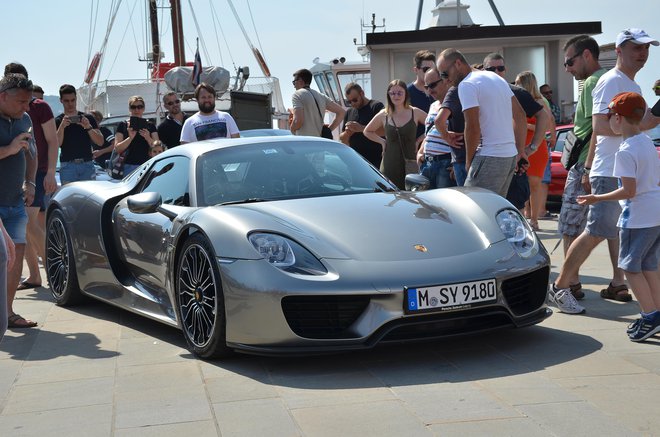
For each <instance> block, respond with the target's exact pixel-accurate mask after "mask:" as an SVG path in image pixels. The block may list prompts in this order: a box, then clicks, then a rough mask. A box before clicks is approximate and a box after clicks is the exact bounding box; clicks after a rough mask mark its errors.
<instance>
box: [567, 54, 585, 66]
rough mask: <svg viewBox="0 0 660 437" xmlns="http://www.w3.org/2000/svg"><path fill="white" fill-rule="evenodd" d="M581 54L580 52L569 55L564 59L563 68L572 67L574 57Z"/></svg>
mask: <svg viewBox="0 0 660 437" xmlns="http://www.w3.org/2000/svg"><path fill="white" fill-rule="evenodd" d="M581 54H582V53H576V54H575V55H573V56H571V57H570V58H568V59H567V60H566V61H564V68H566V67H572V66H573V64H575V61H574V59H575V58H577V57H578V56H580V55H581Z"/></svg>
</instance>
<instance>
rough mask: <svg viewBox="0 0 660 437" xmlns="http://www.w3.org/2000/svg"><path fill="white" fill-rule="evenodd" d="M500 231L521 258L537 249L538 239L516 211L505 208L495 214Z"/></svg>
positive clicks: (528, 256) (530, 254)
mask: <svg viewBox="0 0 660 437" xmlns="http://www.w3.org/2000/svg"><path fill="white" fill-rule="evenodd" d="M497 224H499V225H500V229H501V230H502V233H503V234H504V236H505V237H506V239H507V240H508V241H509V243H511V245H512V246H513V247H514V248H515V249H516V251H517V252H518V255H520V256H521V257H522V258H530V257H532V256H534V255H536V253H537V252H538V250H539V246H538V239H537V238H536V235H534V231H532V229H531V228H530V227H529V225H528V224H527V223H526V220H525V219H524V218H523V217H522V216H521V215H520V214H519V213H518V212H517V211H513V210H510V209H505V210H503V211H500V212H499V213H498V214H497Z"/></svg>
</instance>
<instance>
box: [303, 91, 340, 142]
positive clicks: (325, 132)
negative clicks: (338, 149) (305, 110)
mask: <svg viewBox="0 0 660 437" xmlns="http://www.w3.org/2000/svg"><path fill="white" fill-rule="evenodd" d="M307 92H309V93H310V94H311V95H312V99H314V103H316V109H317V110H318V111H319V117H321V124H322V125H323V127H322V128H321V137H322V138H327V139H329V140H333V139H334V138H333V136H332V131H331V130H330V127H329V126H328V125H327V124H325V123H323V114H321V107H320V106H319V102H317V101H316V97H314V93H313V92H311V91H310V90H307Z"/></svg>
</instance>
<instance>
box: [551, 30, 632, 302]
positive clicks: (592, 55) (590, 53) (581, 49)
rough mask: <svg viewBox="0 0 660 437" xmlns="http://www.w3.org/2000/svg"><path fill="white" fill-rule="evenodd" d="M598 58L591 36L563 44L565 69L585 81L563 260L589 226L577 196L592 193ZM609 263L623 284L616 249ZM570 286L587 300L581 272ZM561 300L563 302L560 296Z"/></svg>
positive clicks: (563, 217) (562, 222) (564, 218)
mask: <svg viewBox="0 0 660 437" xmlns="http://www.w3.org/2000/svg"><path fill="white" fill-rule="evenodd" d="M599 55H600V48H599V46H598V43H597V42H596V40H595V39H593V38H592V37H590V36H589V35H578V36H576V37H573V38H571V39H570V40H568V41H567V42H566V44H565V45H564V59H565V61H564V68H565V69H566V71H567V72H568V73H570V74H572V75H573V77H575V80H581V81H584V82H583V84H582V92H581V93H580V95H579V97H578V102H577V105H576V107H575V116H574V121H573V123H574V127H573V136H574V137H575V140H573V141H574V142H577V144H574V146H573V147H581V151H580V152H579V153H580V154H579V157H578V159H577V162H576V163H575V164H574V165H573V166H572V167H571V168H570V169H569V170H568V175H567V177H566V183H565V185H564V194H563V196H562V204H561V211H560V213H559V223H558V225H557V230H558V231H559V233H560V235H561V236H562V243H563V248H564V257H566V256H567V254H568V248H569V247H570V246H571V244H572V243H573V241H574V240H575V239H576V238H577V237H578V236H579V235H580V234H581V233H582V231H583V230H584V227H585V226H586V224H587V212H588V211H589V207H588V206H587V205H581V204H578V203H577V197H578V196H582V195H585V194H589V193H590V192H591V187H590V186H589V175H588V174H586V173H585V171H584V162H585V161H586V159H587V154H588V153H589V148H590V147H595V144H596V136H595V135H592V120H591V110H592V108H593V97H592V96H591V93H592V91H593V89H594V87H595V86H596V83H597V82H598V79H600V77H601V76H602V75H603V74H604V73H605V72H606V71H607V70H605V69H604V68H601V66H600V62H599V60H598V57H599ZM590 144H591V145H590ZM575 153H578V152H577V151H576V152H575ZM610 241H613V240H608V243H609V242H610ZM613 249H614V248H613ZM610 260H611V261H612V269H613V270H614V272H615V273H614V275H613V277H612V283H614V284H617V285H619V284H622V283H623V277H622V276H620V275H617V274H616V272H617V264H616V263H617V256H616V250H614V252H612V251H610ZM569 286H570V289H571V294H572V295H573V297H575V298H576V299H578V300H579V299H583V298H584V292H583V291H582V284H581V283H580V278H579V271H578V270H575V276H574V277H572V278H570V279H569ZM559 300H563V299H561V296H560V299H559Z"/></svg>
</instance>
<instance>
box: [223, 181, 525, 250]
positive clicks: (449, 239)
mask: <svg viewBox="0 0 660 437" xmlns="http://www.w3.org/2000/svg"><path fill="white" fill-rule="evenodd" d="M506 207H509V208H513V207H512V206H511V205H510V204H509V203H508V202H506V200H504V199H503V198H502V197H500V196H497V195H494V194H493V193H492V192H490V191H487V190H481V189H474V188H472V189H468V188H460V189H442V190H432V191H427V192H421V193H417V194H414V193H403V192H401V193H373V194H355V195H346V196H328V197H321V198H315V199H295V200H282V201H273V202H262V203H253V204H242V205H227V206H216V207H213V208H212V209H214V210H215V212H216V213H217V215H218V218H220V221H221V222H223V223H224V224H225V225H231V226H232V227H233V228H234V232H232V233H233V234H234V236H238V235H242V238H245V235H246V234H248V233H250V232H253V231H264V232H275V233H279V234H283V235H286V236H289V237H290V238H292V239H294V240H296V241H298V242H299V243H300V244H302V245H303V246H305V247H306V248H307V249H309V250H310V251H311V252H312V253H314V254H315V255H316V256H317V257H319V258H337V259H355V260H369V261H396V260H414V259H429V257H440V258H441V257H448V256H460V255H464V254H466V253H470V252H476V251H480V250H484V249H485V248H487V247H488V246H489V245H491V244H494V243H496V242H498V241H502V240H503V239H504V235H503V233H502V231H501V230H500V228H499V226H498V224H497V222H496V220H495V215H496V214H497V212H498V211H500V210H501V209H503V208H506ZM237 228H238V229H237ZM237 230H238V231H239V232H235V231H237ZM225 241H226V240H225ZM238 247H239V245H238V244H236V245H235V246H234V248H238ZM225 253H226V252H225ZM228 255H230V254H228ZM230 256H231V255H230Z"/></svg>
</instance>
